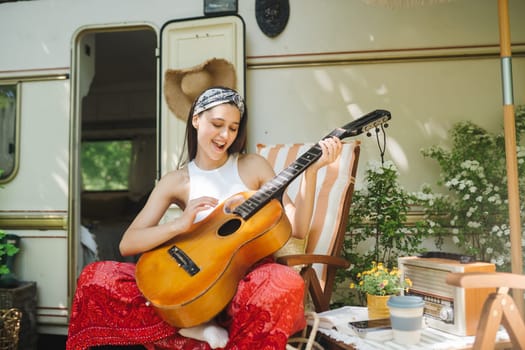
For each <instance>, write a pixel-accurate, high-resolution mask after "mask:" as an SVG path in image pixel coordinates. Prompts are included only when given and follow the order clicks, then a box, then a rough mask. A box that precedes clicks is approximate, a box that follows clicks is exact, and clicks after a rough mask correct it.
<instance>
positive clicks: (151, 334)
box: [67, 87, 341, 350]
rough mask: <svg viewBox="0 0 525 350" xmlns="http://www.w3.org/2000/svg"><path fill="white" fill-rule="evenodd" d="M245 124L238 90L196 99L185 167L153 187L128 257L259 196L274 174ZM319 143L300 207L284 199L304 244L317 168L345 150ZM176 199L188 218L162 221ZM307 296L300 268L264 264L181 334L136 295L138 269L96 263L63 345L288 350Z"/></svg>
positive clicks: (132, 232) (333, 142)
mask: <svg viewBox="0 0 525 350" xmlns="http://www.w3.org/2000/svg"><path fill="white" fill-rule="evenodd" d="M246 124H247V113H246V110H245V105H244V101H243V99H242V97H241V96H240V95H239V94H238V93H237V92H236V91H234V90H232V89H229V88H225V87H213V88H209V89H207V90H205V91H204V92H203V93H202V94H201V95H200V96H198V97H197V98H196V100H195V102H194V103H193V105H192V107H191V110H190V113H189V116H188V120H187V126H186V138H187V148H188V161H189V163H187V164H186V165H185V166H183V167H181V168H180V169H178V170H175V171H173V172H170V173H168V174H166V175H165V176H163V177H162V179H161V180H160V181H159V182H158V184H157V185H156V186H155V188H154V189H153V191H152V193H151V195H150V197H149V199H148V201H147V202H146V204H145V206H144V208H143V209H142V211H141V212H140V213H139V214H138V215H137V217H136V218H135V219H134V221H133V222H132V223H131V225H130V226H129V228H128V229H127V230H126V232H125V233H124V235H123V237H122V240H121V242H120V251H121V254H122V255H123V256H128V255H136V254H140V253H143V252H145V251H148V250H150V249H152V248H155V247H157V246H159V245H160V244H162V243H164V242H166V241H167V240H169V239H171V238H173V237H175V236H177V235H180V234H184V233H185V232H188V231H189V229H190V228H191V227H192V225H193V224H194V223H195V222H197V221H200V220H202V219H203V218H205V217H206V216H207V215H208V214H210V212H212V211H213V209H214V208H215V207H216V206H217V205H218V204H219V203H220V202H222V201H225V200H227V199H228V198H231V197H232V196H233V195H235V194H236V193H239V192H244V191H250V190H257V189H259V188H260V187H261V186H262V185H263V184H265V183H266V182H268V181H269V180H271V179H272V178H273V177H274V176H275V174H274V171H273V169H272V167H271V166H270V165H269V164H268V162H267V161H266V160H265V159H264V158H263V157H261V156H259V155H256V154H245V153H244V148H245V143H246ZM320 145H321V148H322V150H323V154H322V156H321V158H320V159H319V160H318V161H317V162H315V163H314V164H313V165H312V166H310V167H309V168H307V169H306V170H305V172H304V174H303V175H302V179H301V186H300V195H299V196H298V199H297V201H296V203H292V202H291V200H290V199H289V198H288V196H286V195H285V196H284V198H283V207H284V210H285V212H286V215H287V217H288V218H289V220H290V223H291V226H292V236H293V237H297V238H304V235H305V234H306V232H308V229H309V226H310V218H311V215H312V211H313V202H314V194H315V184H316V176H317V171H318V170H319V169H320V168H321V167H323V166H325V165H327V164H329V163H330V162H332V161H334V160H335V159H336V158H337V157H338V155H339V153H340V151H341V143H340V141H339V140H338V139H337V138H331V139H327V140H324V141H322V142H320ZM173 203H175V204H177V205H179V206H180V207H181V208H183V212H182V215H181V216H179V217H178V218H176V219H174V220H172V221H169V222H166V223H162V224H159V222H160V221H161V218H162V217H163V215H164V214H165V212H166V210H167V209H168V207H169V206H170V205H171V204H173ZM303 295H304V284H303V280H302V278H301V277H300V276H299V275H298V274H297V272H296V271H295V270H293V269H291V268H289V267H286V266H283V265H279V264H276V263H274V262H273V261H272V260H271V258H268V259H264V260H263V261H261V262H259V263H257V264H255V266H253V267H251V270H250V271H249V272H248V273H247V275H246V276H245V278H244V279H243V280H242V281H241V282H240V283H239V285H238V287H237V292H236V295H235V296H234V298H233V300H232V301H231V302H230V303H229V305H228V306H227V307H226V308H225V310H224V311H223V312H222V313H221V314H220V315H218V316H217V317H216V320H214V321H212V322H209V323H206V324H204V325H201V326H197V327H193V328H187V329H175V328H173V327H171V326H169V325H168V324H167V323H165V322H163V321H162V320H161V319H160V318H159V317H158V316H157V315H156V313H155V311H154V310H153V308H152V307H150V306H149V305H148V304H147V303H146V300H145V299H144V297H143V296H142V295H141V294H140V292H139V291H138V288H137V286H136V283H135V280H134V265H133V264H130V263H117V262H108V261H106V262H97V263H93V264H91V265H88V266H87V267H86V268H85V269H84V271H83V272H82V274H81V276H80V277H79V281H78V285H77V291H76V294H75V299H74V303H73V309H72V315H71V322H70V328H69V337H68V342H67V349H71V350H73V349H74V350H78V349H85V348H87V347H88V346H93V345H101V344H108V343H111V344H144V345H145V346H146V347H147V348H148V349H208V348H210V347H211V348H219V347H220V348H222V347H224V348H225V349H233V348H235V349H284V348H285V346H286V341H287V339H288V337H289V336H290V335H291V334H293V333H295V332H297V331H299V330H300V329H302V328H303V327H304V326H305V321H304V310H303V301H304V299H303ZM108 339H110V340H111V341H108Z"/></svg>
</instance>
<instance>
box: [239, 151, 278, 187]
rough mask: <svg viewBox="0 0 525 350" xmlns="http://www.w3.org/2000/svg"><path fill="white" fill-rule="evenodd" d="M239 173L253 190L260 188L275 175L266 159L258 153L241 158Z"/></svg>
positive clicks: (241, 156)
mask: <svg viewBox="0 0 525 350" xmlns="http://www.w3.org/2000/svg"><path fill="white" fill-rule="evenodd" d="M239 173H240V175H241V178H242V179H243V181H244V182H245V183H246V184H247V185H248V187H249V188H251V189H258V188H260V187H261V186H262V185H263V184H264V183H266V182H267V181H269V180H270V179H272V178H273V176H274V175H275V174H274V171H273V168H272V166H271V165H270V163H268V161H267V160H266V158H264V157H262V156H261V155H259V154H256V153H249V154H242V155H240V156H239Z"/></svg>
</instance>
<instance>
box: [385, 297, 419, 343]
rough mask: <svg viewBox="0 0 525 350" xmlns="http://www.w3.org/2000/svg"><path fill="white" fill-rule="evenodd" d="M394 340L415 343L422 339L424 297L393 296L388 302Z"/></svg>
mask: <svg viewBox="0 0 525 350" xmlns="http://www.w3.org/2000/svg"><path fill="white" fill-rule="evenodd" d="M387 305H388V308H389V309H390V322H391V324H392V334H393V336H394V341H395V342H396V343H398V344H402V345H413V344H417V343H419V341H420V340H421V328H422V327H423V307H424V305H425V302H424V301H423V298H421V297H418V296H411V295H400V296H392V297H390V299H389V300H388V302H387Z"/></svg>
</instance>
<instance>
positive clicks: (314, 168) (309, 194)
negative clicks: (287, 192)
mask: <svg viewBox="0 0 525 350" xmlns="http://www.w3.org/2000/svg"><path fill="white" fill-rule="evenodd" d="M319 145H320V146H321V149H322V150H323V154H322V155H321V158H319V160H317V162H315V163H314V164H312V165H311V166H310V167H309V168H307V169H306V170H305V172H304V175H303V176H302V178H301V183H300V185H299V192H298V193H297V196H296V198H295V203H292V201H291V199H290V198H289V197H288V196H285V198H283V205H284V208H285V210H286V214H287V215H288V218H289V219H290V222H291V224H292V237H295V238H298V239H304V238H306V235H307V233H308V231H310V225H311V221H312V214H313V209H314V200H315V188H316V183H317V172H318V171H319V169H321V168H322V167H324V166H326V165H328V164H330V163H332V162H334V161H335V160H336V159H337V158H338V157H339V154H340V153H341V141H340V140H339V139H338V138H336V137H333V138H329V139H326V140H322V141H320V142H319Z"/></svg>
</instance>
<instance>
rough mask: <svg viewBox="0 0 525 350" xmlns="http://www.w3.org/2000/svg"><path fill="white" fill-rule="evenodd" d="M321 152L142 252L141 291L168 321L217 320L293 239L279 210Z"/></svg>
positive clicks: (375, 116) (376, 120)
mask: <svg viewBox="0 0 525 350" xmlns="http://www.w3.org/2000/svg"><path fill="white" fill-rule="evenodd" d="M390 118H391V115H390V112H388V111H386V110H375V111H373V112H371V113H368V114H366V115H365V116H362V117H361V118H359V119H357V120H355V121H353V122H350V123H348V124H346V125H344V126H343V127H341V128H337V129H335V130H333V131H332V132H331V133H330V134H328V135H327V136H326V137H325V138H327V137H334V136H335V137H337V138H339V139H341V140H342V139H344V138H346V137H350V136H356V135H359V134H361V133H363V132H367V131H369V130H371V129H375V128H377V127H379V126H380V125H382V124H384V123H386V122H387V121H388V120H390ZM321 154H322V149H321V147H320V146H319V144H318V143H317V144H316V145H314V146H313V147H312V148H310V149H309V150H308V151H306V152H305V153H304V154H302V155H301V156H300V157H299V158H298V159H297V160H295V161H294V162H293V163H292V164H291V165H290V166H288V167H287V168H286V169H284V170H283V171H281V172H280V173H279V174H277V175H276V176H275V177H274V178H273V179H272V180H271V181H269V182H267V183H266V184H264V185H263V186H262V187H261V188H260V189H259V190H258V191H256V192H242V193H239V194H237V195H235V196H233V197H230V199H228V200H226V201H224V202H223V203H221V204H219V205H218V206H217V207H216V208H215V209H214V210H213V211H212V212H211V214H210V215H208V216H207V217H206V218H205V219H204V220H202V221H200V222H198V223H196V224H194V225H193V226H192V228H191V229H190V230H189V231H188V232H185V233H184V234H181V235H178V236H176V237H174V238H173V239H171V240H169V241H167V242H166V243H164V244H162V245H160V246H158V247H157V248H154V249H153V250H150V251H148V252H145V253H143V254H142V256H141V257H140V258H139V260H138V262H137V266H136V272H135V278H136V281H137V285H138V288H139V290H140V291H141V292H142V294H143V295H144V297H145V298H146V299H147V300H148V301H149V302H150V303H151V305H152V306H153V307H154V308H155V310H156V311H157V313H158V314H159V315H160V316H161V317H162V318H163V319H164V320H165V321H166V322H168V323H169V324H171V325H172V326H175V327H178V328H187V327H193V326H196V325H199V324H201V323H204V322H206V321H208V320H210V319H212V318H213V317H215V316H216V315H217V314H218V313H219V312H220V311H221V310H222V309H223V308H224V307H225V306H226V305H227V304H228V303H229V302H230V301H231V299H232V298H233V296H234V295H235V292H236V289H237V284H238V283H239V281H240V280H241V279H242V278H243V276H244V275H245V274H246V272H247V270H248V269H249V268H250V267H251V266H252V265H253V264H255V263H256V262H257V261H259V260H261V259H262V258H264V257H267V256H269V255H271V254H273V253H275V252H276V251H277V250H279V249H280V248H281V247H282V246H284V244H285V243H286V242H287V241H288V239H289V238H290V234H291V225H290V222H289V221H288V219H287V217H286V214H285V212H284V210H283V207H282V204H281V200H282V195H283V193H284V190H285V189H286V187H287V186H288V185H289V184H290V183H291V182H292V181H293V180H294V179H295V178H296V177H297V176H299V174H301V173H302V172H303V171H304V170H305V169H307V168H308V167H309V166H310V165H311V164H313V163H314V162H315V161H316V160H318V159H319V158H320V157H321ZM239 203H240V204H239Z"/></svg>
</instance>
